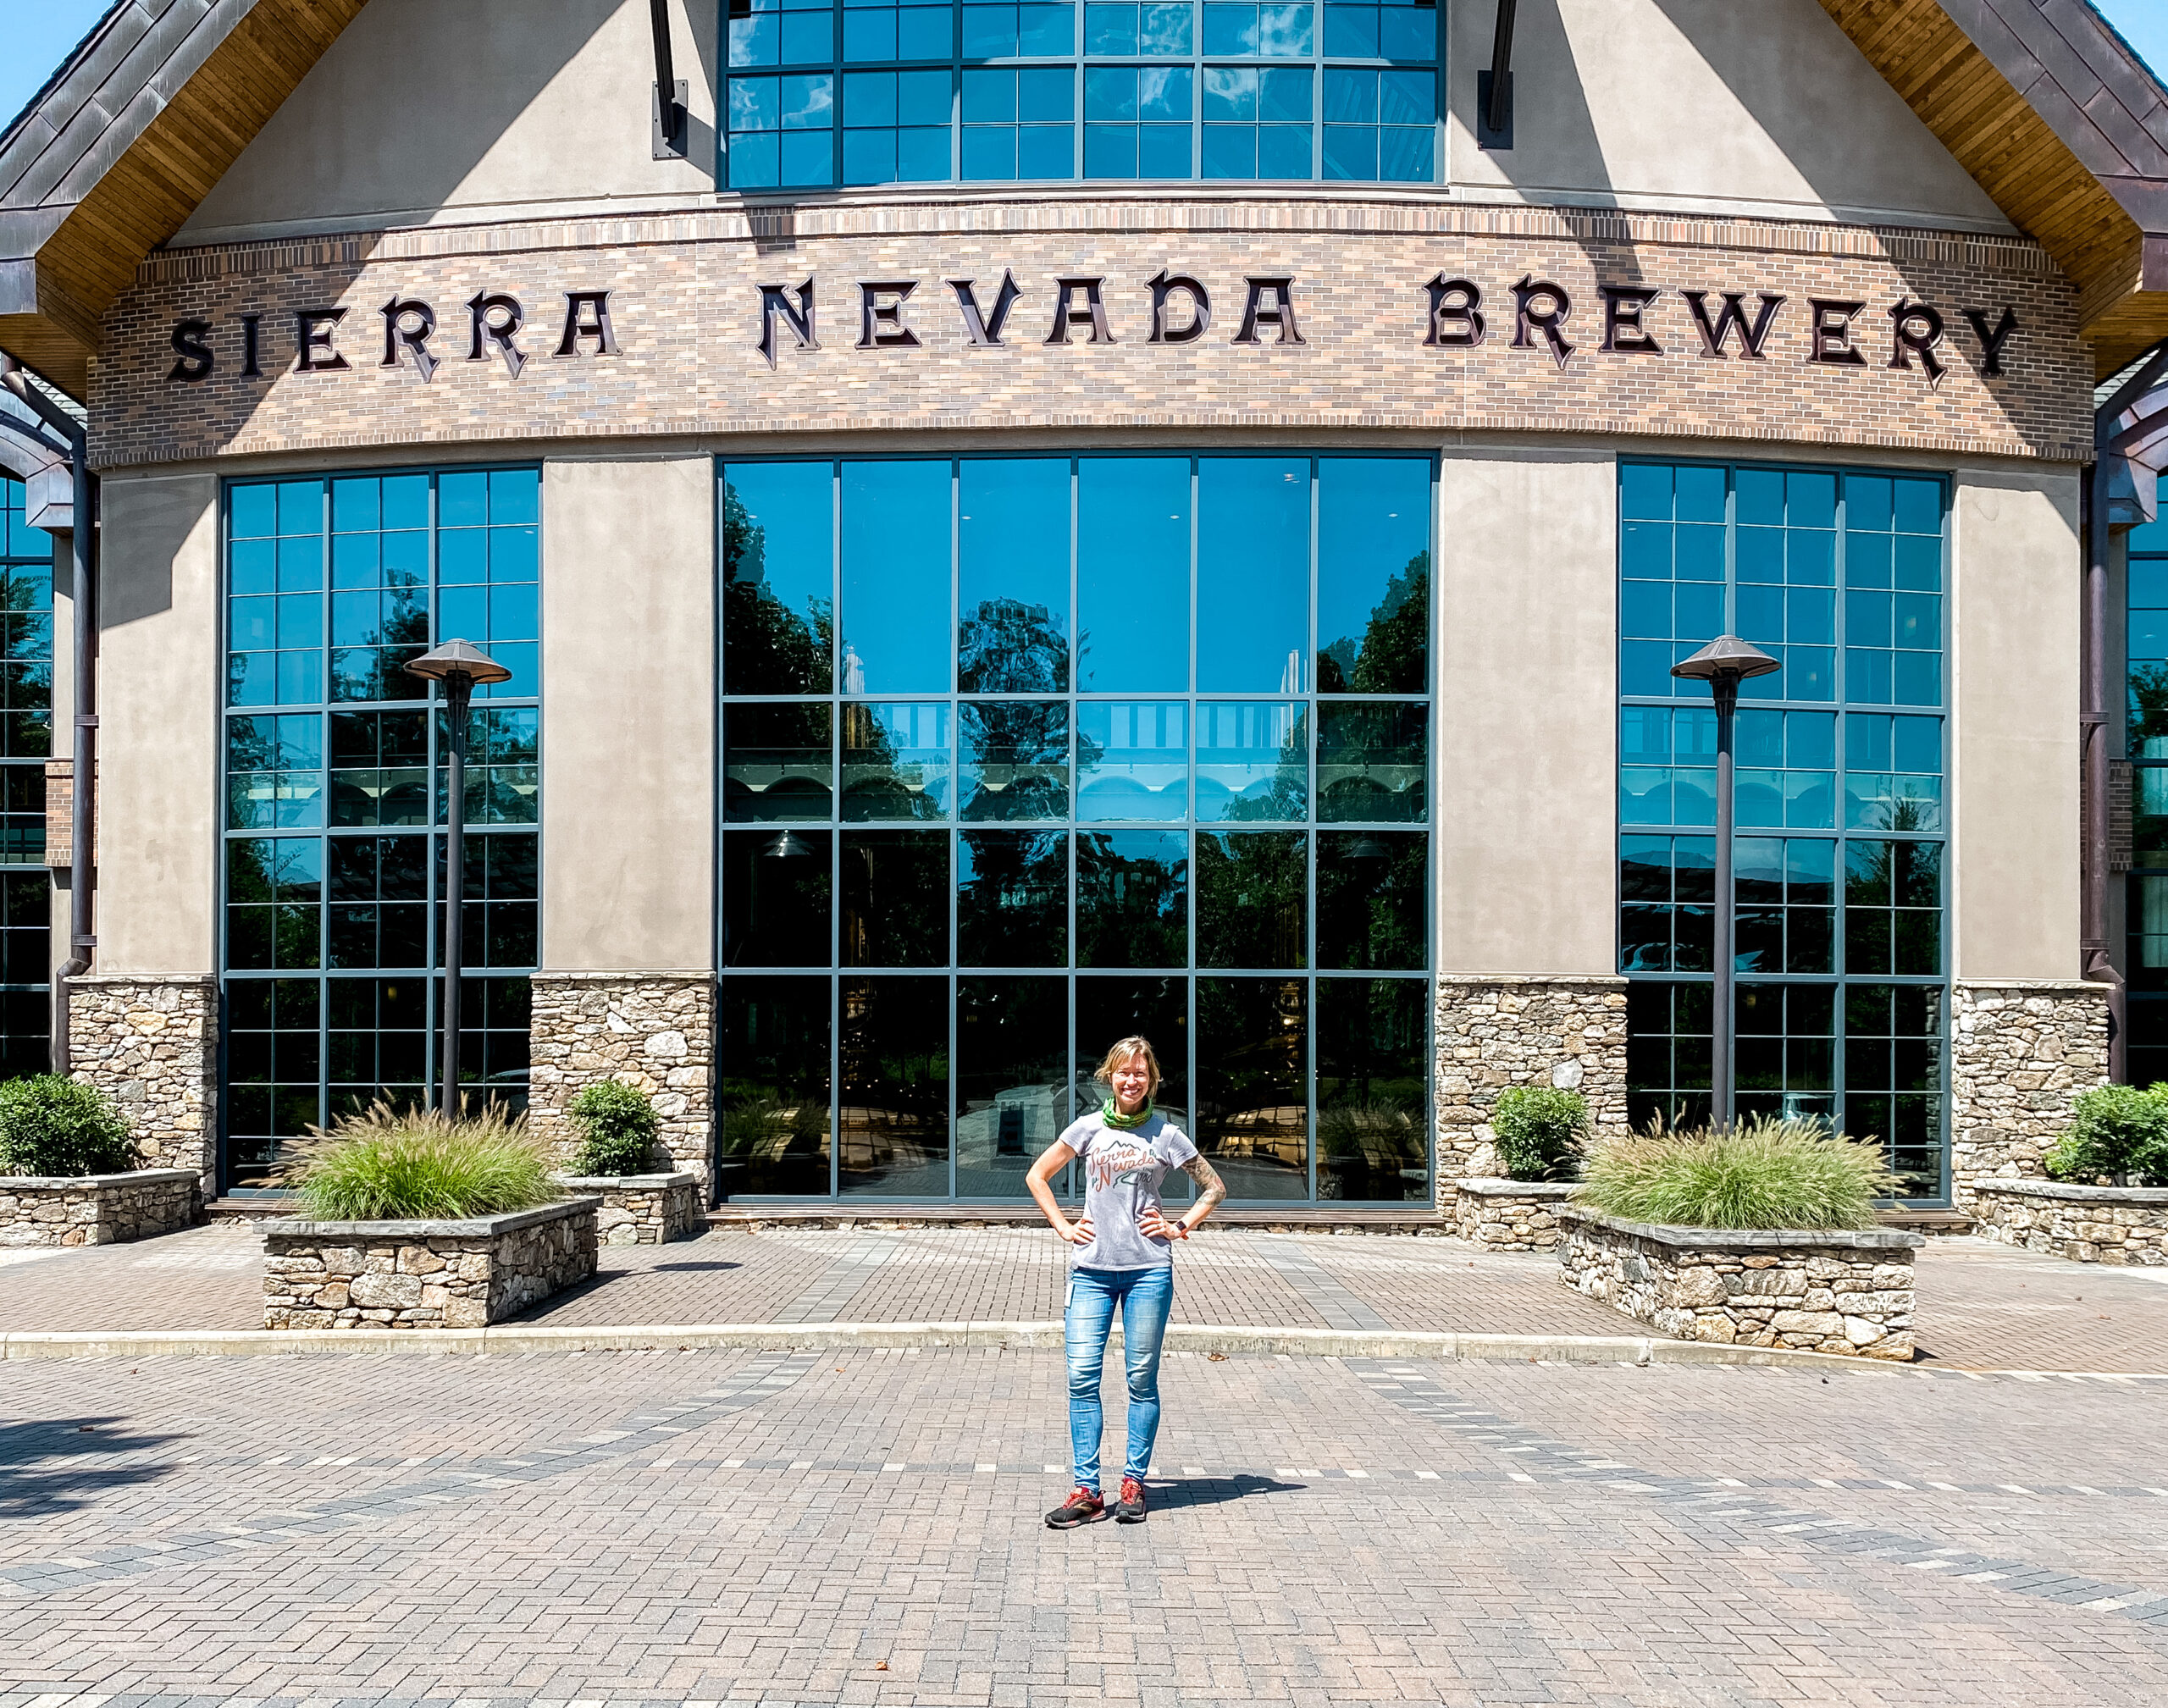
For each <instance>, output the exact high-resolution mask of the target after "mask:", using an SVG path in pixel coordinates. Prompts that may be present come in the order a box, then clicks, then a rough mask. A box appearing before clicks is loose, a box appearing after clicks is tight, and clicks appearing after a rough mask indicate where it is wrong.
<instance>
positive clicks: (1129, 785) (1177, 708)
mask: <svg viewBox="0 0 2168 1708" xmlns="http://www.w3.org/2000/svg"><path fill="white" fill-rule="evenodd" d="M1188 732H1189V707H1188V706H1187V705H1186V704H1185V703H1184V702H1182V701H1181V700H1146V701H1142V702H1138V701H1134V700H1085V701H1083V702H1081V704H1080V705H1078V706H1077V708H1076V816H1077V817H1079V818H1080V819H1089V820H1096V821H1102V822H1103V821H1109V820H1112V821H1117V822H1124V823H1131V824H1153V823H1160V824H1170V823H1175V822H1178V821H1181V820H1182V819H1185V818H1186V817H1188V816H1189V739H1188Z"/></svg>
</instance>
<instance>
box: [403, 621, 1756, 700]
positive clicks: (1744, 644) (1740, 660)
mask: <svg viewBox="0 0 2168 1708" xmlns="http://www.w3.org/2000/svg"><path fill="white" fill-rule="evenodd" d="M410 668H411V666H410ZM1783 668H1784V666H1783V665H1781V664H1779V663H1778V661H1776V660H1775V659H1773V658H1772V657H1770V656H1769V655H1768V654H1767V653H1766V652H1764V651H1762V649H1761V648H1760V647H1758V646H1756V645H1755V644H1753V643H1752V642H1750V641H1744V640H1741V639H1740V638H1739V637H1738V636H1737V635H1735V634H1720V635H1718V636H1717V638H1715V639H1714V640H1712V641H1711V642H1710V643H1709V644H1707V645H1706V646H1705V647H1703V648H1702V649H1701V651H1699V652H1697V653H1695V655H1694V656H1693V657H1691V658H1682V659H1681V660H1679V662H1678V663H1677V664H1675V665H1673V666H1672V667H1671V673H1672V674H1673V676H1676V677H1684V679H1685V680H1687V681H1689V682H1706V683H1709V684H1710V685H1711V686H1712V687H1714V686H1715V685H1716V684H1717V683H1740V682H1744V681H1745V680H1746V678H1747V677H1750V676H1767V675H1768V673H1769V672H1771V671H1773V670H1782V669H1783Z"/></svg>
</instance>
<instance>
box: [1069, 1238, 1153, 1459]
mask: <svg viewBox="0 0 2168 1708" xmlns="http://www.w3.org/2000/svg"><path fill="white" fill-rule="evenodd" d="M1117 1300H1119V1301H1120V1303H1121V1337H1122V1360H1123V1363H1125V1364H1126V1365H1127V1366H1128V1371H1129V1456H1128V1458H1127V1459H1126V1460H1125V1462H1124V1465H1125V1468H1124V1470H1123V1472H1122V1474H1123V1475H1124V1476H1125V1477H1142V1475H1143V1474H1144V1473H1145V1472H1146V1471H1147V1470H1148V1469H1150V1468H1151V1465H1152V1443H1153V1439H1154V1438H1155V1437H1156V1436H1157V1435H1158V1434H1159V1343H1160V1341H1161V1340H1164V1339H1165V1338H1166V1333H1167V1313H1169V1312H1170V1311H1171V1310H1173V1309H1174V1305H1175V1269H1174V1265H1173V1264H1171V1263H1162V1264H1160V1265H1159V1267H1158V1268H1156V1269H1071V1270H1070V1272H1069V1307H1068V1309H1067V1311H1066V1312H1065V1313H1064V1315H1063V1318H1062V1338H1063V1339H1064V1340H1065V1341H1067V1343H1068V1346H1069V1440H1070V1448H1071V1450H1072V1451H1074V1453H1075V1455H1076V1486H1077V1487H1078V1488H1080V1489H1097V1488H1098V1486H1099V1437H1100V1436H1101V1434H1103V1433H1104V1432H1105V1429H1106V1414H1105V1412H1103V1411H1102V1410H1101V1408H1100V1405H1099V1373H1100V1371H1101V1370H1102V1368H1104V1366H1105V1363H1106V1357H1107V1336H1108V1335H1109V1333H1110V1332H1111V1331H1112V1330H1113V1328H1114V1303H1115V1302H1116V1301H1117Z"/></svg>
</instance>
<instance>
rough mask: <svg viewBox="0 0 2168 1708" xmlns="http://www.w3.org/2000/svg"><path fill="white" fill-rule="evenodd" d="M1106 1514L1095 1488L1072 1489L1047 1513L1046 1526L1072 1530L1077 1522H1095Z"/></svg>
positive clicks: (1103, 1502) (1103, 1504) (1051, 1528)
mask: <svg viewBox="0 0 2168 1708" xmlns="http://www.w3.org/2000/svg"><path fill="white" fill-rule="evenodd" d="M1124 1486H1125V1487H1126V1486H1127V1485H1126V1484H1125V1485H1124ZM1106 1516H1107V1503H1106V1502H1105V1501H1102V1500H1101V1499H1100V1498H1099V1491H1098V1490H1097V1489H1072V1490H1070V1493H1069V1498H1068V1499H1067V1500H1066V1501H1063V1502H1062V1503H1061V1504H1060V1505H1059V1506H1057V1507H1055V1508H1054V1511H1053V1512H1049V1513H1048V1514H1047V1528H1048V1529H1049V1530H1074V1529H1075V1528H1076V1527H1077V1526H1078V1525H1079V1524H1096V1523H1098V1522H1099V1521H1100V1520H1101V1519H1102V1518H1103V1517H1106ZM1139 1516H1140V1517H1141V1516H1142V1514H1141V1513H1140V1514H1139Z"/></svg>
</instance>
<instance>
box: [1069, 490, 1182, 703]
mask: <svg viewBox="0 0 2168 1708" xmlns="http://www.w3.org/2000/svg"><path fill="white" fill-rule="evenodd" d="M1189 516H1190V484H1189V459H1188V458H1187V457H1186V456H1164V457H1147V456H1087V457H1084V458H1081V459H1080V460H1079V462H1078V464H1077V470H1076V599H1077V606H1078V621H1077V661H1076V686H1077V689H1078V691H1079V692H1081V693H1085V694H1181V693H1183V692H1184V691H1186V689H1187V688H1188V687H1189V547H1190V539H1189V535H1190V528H1189Z"/></svg>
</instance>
